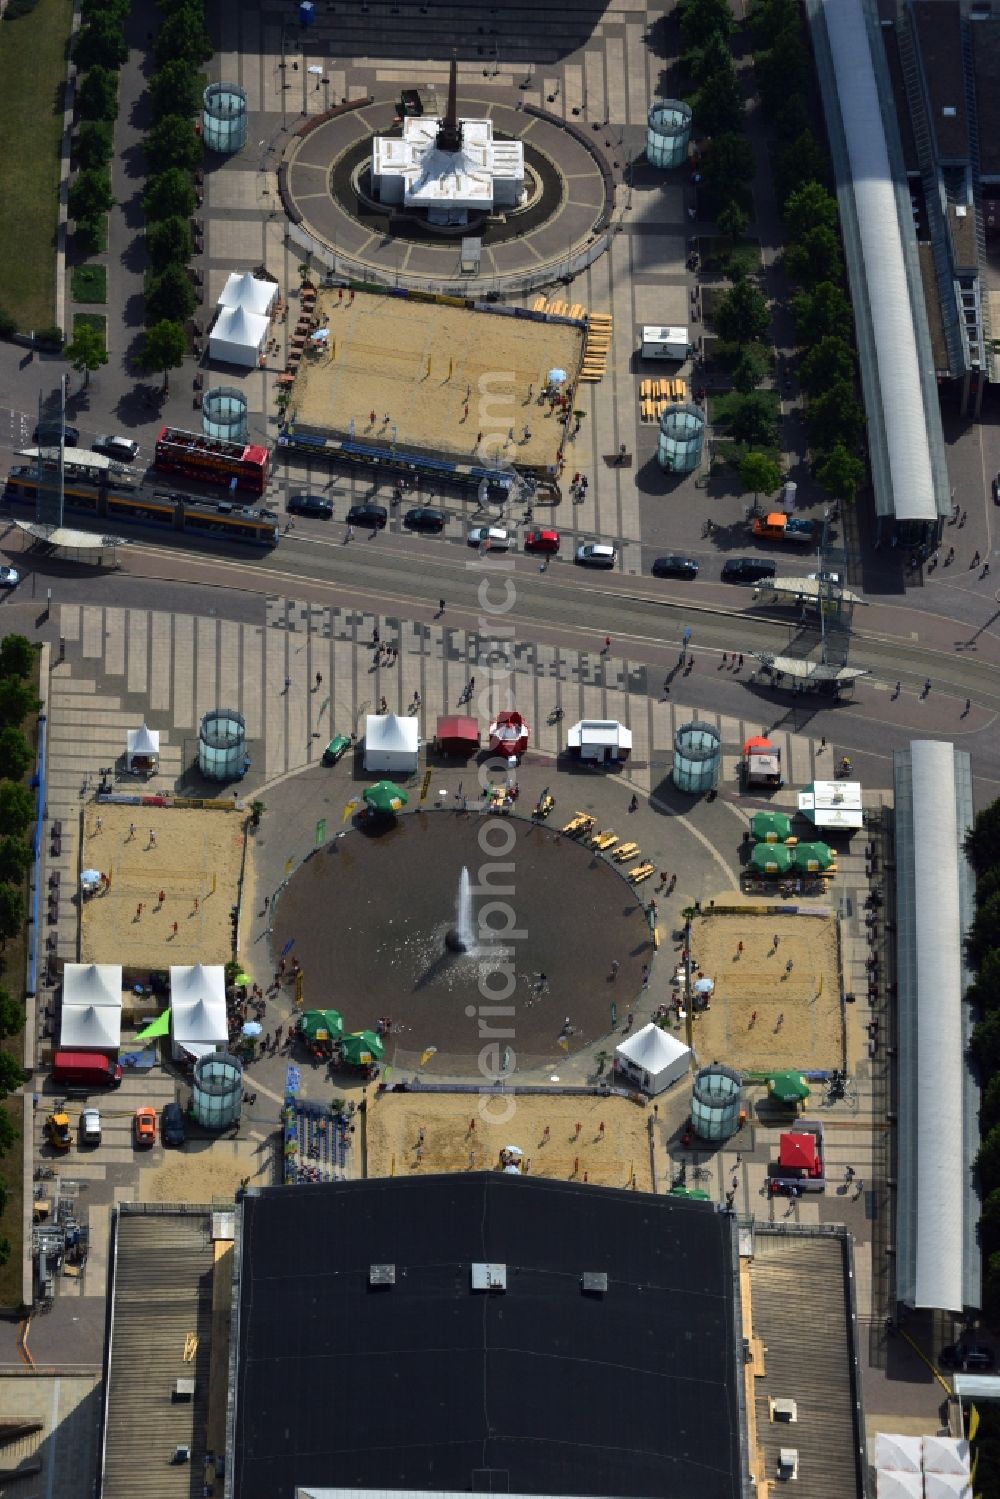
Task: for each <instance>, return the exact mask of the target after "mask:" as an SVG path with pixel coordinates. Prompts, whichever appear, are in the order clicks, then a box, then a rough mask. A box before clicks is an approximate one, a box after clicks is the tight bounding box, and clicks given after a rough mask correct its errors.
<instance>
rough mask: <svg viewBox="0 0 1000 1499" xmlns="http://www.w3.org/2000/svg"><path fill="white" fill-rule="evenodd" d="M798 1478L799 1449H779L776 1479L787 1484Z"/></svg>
mask: <svg viewBox="0 0 1000 1499" xmlns="http://www.w3.org/2000/svg"><path fill="white" fill-rule="evenodd" d="M798 1476H799V1449H798V1448H797V1447H780V1448H779V1449H778V1469H777V1473H776V1477H777V1478H779V1479H780V1480H781V1482H782V1483H789V1482H791V1480H792V1479H794V1478H798Z"/></svg>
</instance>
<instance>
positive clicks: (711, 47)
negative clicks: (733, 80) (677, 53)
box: [684, 31, 735, 88]
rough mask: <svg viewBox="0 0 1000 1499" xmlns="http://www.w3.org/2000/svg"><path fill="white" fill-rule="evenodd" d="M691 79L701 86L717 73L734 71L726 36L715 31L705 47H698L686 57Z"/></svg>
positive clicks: (685, 63) (685, 61) (686, 66)
mask: <svg viewBox="0 0 1000 1499" xmlns="http://www.w3.org/2000/svg"><path fill="white" fill-rule="evenodd" d="M684 66H685V68H686V69H687V71H688V73H689V74H690V75H691V81H692V83H694V84H695V85H696V87H698V88H701V87H702V86H703V85H704V84H706V83H707V82H708V80H709V79H710V78H713V77H714V76H715V74H716V73H726V72H729V73H733V72H734V71H735V69H734V67H733V54H732V51H731V49H730V46H729V42H728V40H727V38H726V37H724V36H722V34H721V33H720V32H718V31H713V32H712V35H711V36H710V37H709V38H708V40H707V41H706V43H705V45H704V46H703V47H696V48H695V50H694V51H693V52H690V53H688V55H687V56H686V57H685V58H684Z"/></svg>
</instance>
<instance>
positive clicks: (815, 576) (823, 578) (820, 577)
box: [806, 572, 840, 587]
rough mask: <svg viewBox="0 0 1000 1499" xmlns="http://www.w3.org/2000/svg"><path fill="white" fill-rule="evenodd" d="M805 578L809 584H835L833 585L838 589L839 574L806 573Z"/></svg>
mask: <svg viewBox="0 0 1000 1499" xmlns="http://www.w3.org/2000/svg"><path fill="white" fill-rule="evenodd" d="M806 577H807V578H808V579H809V580H810V582H813V583H835V584H837V585H838V587H839V585H840V574H839V573H829V572H821V573H806Z"/></svg>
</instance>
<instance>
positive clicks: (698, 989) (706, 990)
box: [694, 979, 715, 994]
mask: <svg viewBox="0 0 1000 1499" xmlns="http://www.w3.org/2000/svg"><path fill="white" fill-rule="evenodd" d="M714 988H715V980H714V979H698V980H697V982H696V983H695V986H694V992H695V993H696V994H711V992H712V990H713V989H714Z"/></svg>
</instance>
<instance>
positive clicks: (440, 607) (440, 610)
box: [438, 599, 444, 614]
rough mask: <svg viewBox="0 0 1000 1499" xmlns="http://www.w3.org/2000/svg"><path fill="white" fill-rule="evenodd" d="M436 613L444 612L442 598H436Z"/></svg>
mask: <svg viewBox="0 0 1000 1499" xmlns="http://www.w3.org/2000/svg"><path fill="white" fill-rule="evenodd" d="M438 613H439V614H443V613H444V599H438Z"/></svg>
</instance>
